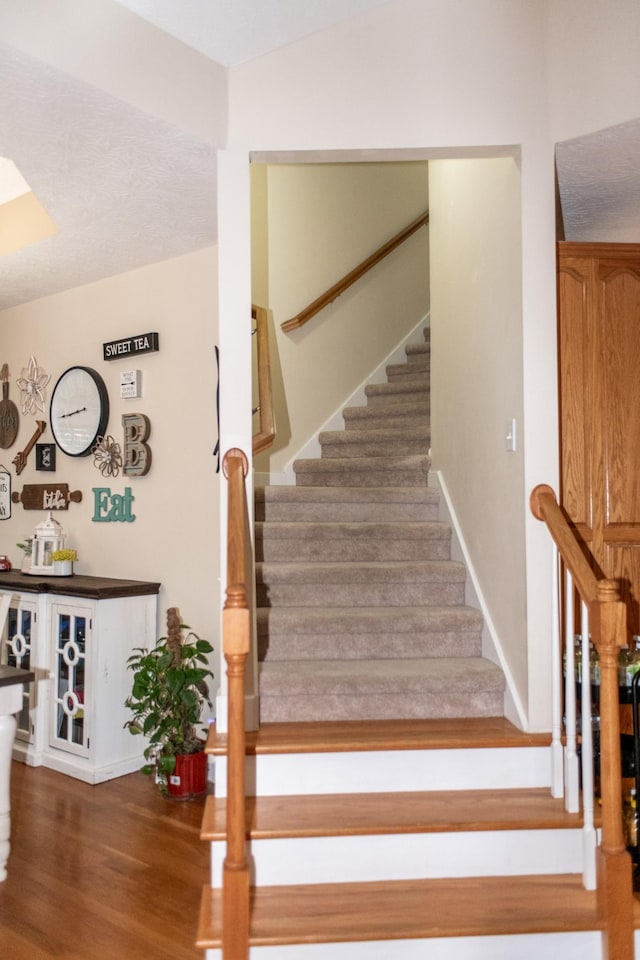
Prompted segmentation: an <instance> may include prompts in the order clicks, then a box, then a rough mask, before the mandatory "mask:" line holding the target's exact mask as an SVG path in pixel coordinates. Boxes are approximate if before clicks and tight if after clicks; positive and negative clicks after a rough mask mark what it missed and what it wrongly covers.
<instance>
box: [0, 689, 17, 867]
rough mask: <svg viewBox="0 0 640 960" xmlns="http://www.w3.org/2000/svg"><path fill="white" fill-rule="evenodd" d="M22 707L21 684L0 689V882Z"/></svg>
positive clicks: (5, 865) (5, 864)
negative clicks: (15, 740)
mask: <svg viewBox="0 0 640 960" xmlns="http://www.w3.org/2000/svg"><path fill="white" fill-rule="evenodd" d="M21 705H22V684H14V685H12V686H10V687H0V882H1V881H2V880H6V879H7V860H8V859H9V838H10V836H11V819H10V810H11V797H10V792H9V785H10V781H11V752H12V750H13V741H14V738H15V735H16V727H17V721H16V718H15V716H14V714H15V713H17V712H18V710H19V709H20V707H21Z"/></svg>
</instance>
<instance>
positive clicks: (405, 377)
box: [388, 367, 430, 386]
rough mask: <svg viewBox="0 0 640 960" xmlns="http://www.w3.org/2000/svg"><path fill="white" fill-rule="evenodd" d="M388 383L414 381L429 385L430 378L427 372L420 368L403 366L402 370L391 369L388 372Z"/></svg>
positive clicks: (418, 383) (417, 383)
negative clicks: (391, 370) (390, 371)
mask: <svg viewBox="0 0 640 960" xmlns="http://www.w3.org/2000/svg"><path fill="white" fill-rule="evenodd" d="M388 378H389V383H398V382H401V383H415V384H416V385H420V384H421V385H423V386H429V383H430V379H429V375H428V374H424V373H423V372H422V371H420V370H414V369H413V368H410V367H403V368H402V370H397V371H393V372H392V373H389V374H388Z"/></svg>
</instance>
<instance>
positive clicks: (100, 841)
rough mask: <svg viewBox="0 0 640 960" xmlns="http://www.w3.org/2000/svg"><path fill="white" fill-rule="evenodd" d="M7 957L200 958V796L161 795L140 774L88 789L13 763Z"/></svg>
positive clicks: (2, 942)
mask: <svg viewBox="0 0 640 960" xmlns="http://www.w3.org/2000/svg"><path fill="white" fill-rule="evenodd" d="M11 777H12V780H11V807H12V810H11V824H12V830H11V833H12V836H11V853H10V856H9V863H8V872H9V876H8V878H7V880H6V881H5V882H4V883H0V957H2V958H6V960H45V958H50V957H55V958H56V960H202V958H203V954H202V951H201V950H198V949H196V947H195V945H194V944H195V938H196V929H197V923H198V910H199V905H200V897H201V893H202V887H203V884H206V883H207V882H208V877H209V846H208V844H206V843H202V842H201V841H200V839H199V837H200V827H201V821H202V815H203V810H204V801H196V802H189V803H180V802H176V801H172V800H165V799H164V798H163V797H161V796H160V795H159V794H158V792H157V790H156V788H155V786H154V785H153V783H152V782H150V781H149V779H148V778H147V777H144V776H143V775H142V774H140V773H134V774H131V775H130V776H127V777H121V778H119V779H117V780H111V781H108V782H107V783H102V784H98V785H96V786H90V785H88V784H86V783H82V782H81V781H79V780H75V779H72V778H71V777H66V776H63V775H62V774H58V773H55V772H54V771H52V770H47V769H45V768H44V767H36V768H33V767H27V766H25V765H24V764H21V763H13V765H12V770H11Z"/></svg>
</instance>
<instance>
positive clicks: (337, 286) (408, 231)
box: [280, 210, 429, 333]
mask: <svg viewBox="0 0 640 960" xmlns="http://www.w3.org/2000/svg"><path fill="white" fill-rule="evenodd" d="M428 223H429V211H428V210H425V212H424V213H422V214H420V216H419V217H417V218H416V219H415V220H413V221H412V222H411V223H410V224H408V225H407V226H406V227H405V228H404V229H403V230H400V232H399V233H396V234H395V236H393V237H391V239H390V240H387V242H386V243H384V244H383V245H382V246H381V247H379V248H378V249H377V250H376V251H375V252H374V253H372V254H371V255H370V256H369V257H367V259H366V260H363V261H362V263H359V264H358V266H357V267H354V269H353V270H351V271H350V272H349V273H347V274H346V275H345V276H344V277H342V279H341V280H338V282H337V283H334V285H333V286H332V287H329V289H328V290H325V292H324V293H322V294H320V296H319V297H316V299H315V300H314V301H313V302H312V303H310V304H309V306H307V307H305V308H304V310H301V311H300V313H297V314H296V315H295V317H292V318H291V319H290V320H285V321H284V323H281V324H280V326H281V328H282V329H283V330H284V331H285V333H288V332H289V331H290V330H296V329H297V328H298V327H302V326H304V324H305V323H307V321H308V320H311V318H312V317H315V315H316V313H320V311H321V310H324V308H325V307H328V306H329V304H330V303H333V301H334V300H336V299H337V298H338V297H339V296H340V294H341V293H344V292H345V290H348V289H349V287H351V286H353V284H354V283H356V282H357V281H358V280H360V278H361V277H363V276H364V275H365V273H368V272H369V270H371V268H372V267H375V266H376V264H378V263H380V261H381V260H384V258H385V257H387V256H388V255H389V254H390V253H393V251H394V250H395V249H396V248H397V247H399V246H400V244H402V243H404V242H405V240H408V239H409V237H410V236H412V234H414V233H415V232H416V230H419V229H420V227H424V226H426V225H427V224H428Z"/></svg>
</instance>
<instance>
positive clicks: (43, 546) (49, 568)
mask: <svg viewBox="0 0 640 960" xmlns="http://www.w3.org/2000/svg"><path fill="white" fill-rule="evenodd" d="M63 547H64V533H63V532H62V526H61V524H59V523H58V521H57V520H54V519H53V517H52V516H51V511H49V515H48V517H47V519H46V520H43V521H42V523H39V524H38V526H37V527H36V529H35V533H34V535H33V545H32V547H31V569H30V571H29V573H35V574H39V575H40V576H41V575H42V574H44V575H45V576H53V561H52V559H51V554H52V553H53V551H54V550H62V548H63Z"/></svg>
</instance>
